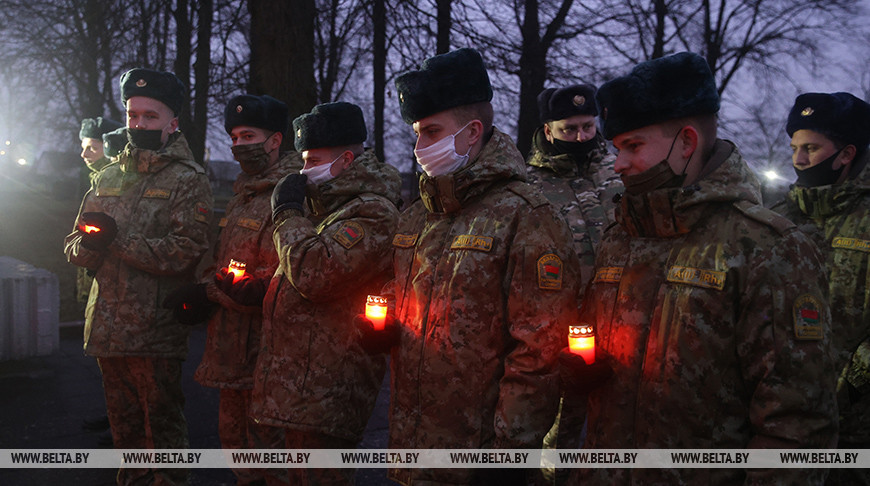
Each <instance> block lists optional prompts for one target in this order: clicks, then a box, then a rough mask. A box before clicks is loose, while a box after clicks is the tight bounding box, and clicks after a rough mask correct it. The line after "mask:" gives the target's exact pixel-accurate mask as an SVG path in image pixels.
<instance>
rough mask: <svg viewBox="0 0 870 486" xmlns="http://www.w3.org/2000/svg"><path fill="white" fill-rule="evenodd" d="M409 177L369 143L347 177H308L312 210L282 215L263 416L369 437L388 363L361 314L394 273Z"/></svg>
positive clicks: (259, 390)
mask: <svg viewBox="0 0 870 486" xmlns="http://www.w3.org/2000/svg"><path fill="white" fill-rule="evenodd" d="M400 186H401V181H400V178H399V173H398V171H397V170H396V169H394V168H393V167H392V166H389V165H387V164H384V163H382V162H380V161H378V160H377V158H375V156H374V153H373V152H371V151H366V152H365V153H364V154H363V155H361V156H360V157H358V158H357V160H356V161H355V162H354V163H353V165H351V166H350V167H349V168H348V169H347V170H346V171H345V172H343V173H342V174H341V175H340V176H338V177H336V178H335V179H332V180H330V181H328V182H324V183H322V184H320V185H318V186H315V185H313V184H310V185H309V186H308V191H309V193H308V197H307V198H306V201H307V202H308V205H309V207H310V208H311V210H310V211H307V214H306V216H303V215H301V214H300V213H299V212H298V211H296V210H288V211H284V212H283V213H282V214H281V215H279V220H278V223H277V226H276V228H275V232H274V235H273V238H274V242H275V248H276V249H277V251H278V257H279V266H278V270H277V272H276V273H275V276H274V277H273V278H272V281H271V283H270V284H269V291H268V293H267V294H266V300H265V301H264V303H263V339H262V348H261V350H260V357H259V359H258V360H257V366H256V370H255V372H254V392H253V398H252V405H251V416H252V417H253V418H254V419H255V420H256V421H257V422H258V423H262V424H266V425H271V426H276V427H285V428H289V429H295V430H303V431H310V432H318V433H322V434H327V435H330V436H333V437H339V438H343V439H348V440H355V441H358V440H359V439H360V438H361V437H362V432H363V430H364V429H365V426H366V423H367V422H368V419H369V416H370V415H371V412H372V410H373V408H374V405H375V398H376V397H377V394H378V390H379V389H380V386H381V382H382V380H383V377H384V372H385V371H386V364H385V360H384V357H383V356H370V355H368V354H366V353H365V352H364V351H363V350H362V348H361V347H360V346H359V343H358V340H357V334H356V330H355V329H354V328H353V317H354V316H355V315H356V314H360V313H362V312H363V311H364V310H365V301H366V295H367V294H376V293H378V291H379V289H380V288H381V286H382V285H383V284H384V282H385V281H387V280H389V278H390V277H391V276H392V272H391V268H390V239H391V238H392V236H393V231H394V230H395V228H396V223H397V221H398V219H399V210H398V209H397V205H398V203H399V200H400V196H399V189H400ZM282 218H283V220H282Z"/></svg>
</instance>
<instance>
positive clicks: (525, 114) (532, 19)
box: [517, 0, 547, 157]
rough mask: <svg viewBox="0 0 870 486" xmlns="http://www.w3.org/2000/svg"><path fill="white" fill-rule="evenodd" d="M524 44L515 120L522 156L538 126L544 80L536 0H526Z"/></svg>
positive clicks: (543, 61) (544, 53)
mask: <svg viewBox="0 0 870 486" xmlns="http://www.w3.org/2000/svg"><path fill="white" fill-rule="evenodd" d="M524 5H525V18H524V19H523V26H522V35H523V45H522V51H521V53H520V69H519V71H520V114H519V119H518V120H517V148H519V149H520V153H522V154H523V157H526V156H528V154H529V150H531V147H532V135H533V134H534V133H535V129H536V128H537V127H538V124H539V120H538V102H537V99H538V93H540V92H541V91H542V90H543V89H544V81H545V80H546V79H547V56H546V52H545V50H544V49H543V46H542V44H541V39H540V36H539V33H538V32H539V30H540V22H539V19H538V2H537V0H525V1H524Z"/></svg>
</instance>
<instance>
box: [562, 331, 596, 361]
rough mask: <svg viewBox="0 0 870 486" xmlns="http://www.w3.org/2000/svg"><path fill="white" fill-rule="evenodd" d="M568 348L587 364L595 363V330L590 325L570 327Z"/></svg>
mask: <svg viewBox="0 0 870 486" xmlns="http://www.w3.org/2000/svg"><path fill="white" fill-rule="evenodd" d="M568 348H569V349H570V350H571V352H572V353H573V354H576V355H579V356H580V357H581V358H583V361H585V362H586V364H592V363H594V362H595V328H593V327H592V326H590V325H588V324H581V325H579V326H568Z"/></svg>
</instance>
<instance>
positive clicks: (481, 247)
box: [450, 235, 492, 251]
mask: <svg viewBox="0 0 870 486" xmlns="http://www.w3.org/2000/svg"><path fill="white" fill-rule="evenodd" d="M450 249H451V250H478V251H490V250H492V237H491V236H479V235H458V236H455V237H454V238H453V242H452V243H450Z"/></svg>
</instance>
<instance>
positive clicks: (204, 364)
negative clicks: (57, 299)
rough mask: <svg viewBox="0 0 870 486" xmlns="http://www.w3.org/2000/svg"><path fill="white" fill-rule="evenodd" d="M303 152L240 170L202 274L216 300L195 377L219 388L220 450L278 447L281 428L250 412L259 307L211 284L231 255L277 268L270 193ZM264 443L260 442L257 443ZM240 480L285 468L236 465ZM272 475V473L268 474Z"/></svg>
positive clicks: (263, 274) (258, 274)
mask: <svg viewBox="0 0 870 486" xmlns="http://www.w3.org/2000/svg"><path fill="white" fill-rule="evenodd" d="M302 164H303V161H302V157H301V155H300V154H299V153H298V152H295V151H291V152H288V153H286V154H285V155H284V156H282V157H281V158H280V159H279V160H278V161H277V163H276V164H274V165H273V166H271V167H269V168H267V169H266V170H265V171H263V172H262V173H260V174H256V175H248V174H246V173H244V172H240V173H239V175H238V177H237V178H236V182H235V183H234V184H233V193H234V195H233V197H232V199H230V201H229V203H228V204H227V209H226V217H224V218H222V219H221V221H220V224H219V226H220V228H221V230H220V231H221V233H220V240H219V242H218V245H217V247H216V248H215V251H214V259H213V261H214V263H213V264H212V265H211V266H210V267H209V268H208V269H207V270H206V271H205V272H204V273H203V277H202V280H201V282H202V283H205V284H206V292H207V293H208V297H209V300H211V301H213V302H216V303H217V304H218V306H217V309H216V311H215V312H214V313H213V314H212V316H211V318H210V319H209V322H208V332H207V335H206V341H205V350H204V351H203V355H202V361H201V362H200V364H199V367H197V369H196V373H195V374H194V379H195V380H196V381H197V382H199V383H200V384H202V385H205V386H210V387H214V388H220V389H221V394H220V409H219V416H218V433H219V435H220V440H221V446H222V447H223V448H224V449H241V448H252V447H254V448H274V447H278V448H280V447H282V446H283V442H284V432H283V430H282V429H279V428H277V427H269V426H262V425H258V424H257V423H255V422H254V421H253V420H252V419H251V418H250V417H249V413H248V412H249V410H250V404H251V389H252V388H253V387H254V378H253V377H254V366H255V364H256V362H257V354H258V353H259V351H260V332H261V329H262V325H263V308H262V307H261V306H244V305H241V304H238V303H236V301H234V300H233V299H231V298H230V297H229V296H227V295H226V294H224V293H223V291H221V290H220V289H218V288H217V286H216V285H215V284H214V274H215V272H216V271H217V270H218V268H219V267H226V266H227V265H229V262H230V259H233V260H237V261H242V262H245V264H246V265H247V266H246V268H245V272H246V274H247V275H251V276H253V277H255V278H258V279H261V280H263V281H264V282H268V281H269V280H270V279H271V278H272V275H274V274H275V269H277V268H278V254H277V253H276V252H275V245H274V244H273V243H272V232H273V230H274V229H275V226H274V224H272V207H271V197H272V190H273V189H274V188H275V184H277V183H278V181H279V180H281V178H282V177H284V176H285V175H287V174H290V173H291V172H297V173H298V172H299V169H301V168H302ZM257 445H262V446H263V447H257ZM233 473H234V474H235V475H236V478H237V483H238V484H240V485H241V484H254V483H255V482H256V481H257V480H262V479H263V478H264V477H265V475H266V474H273V475H274V474H275V473H284V471H282V470H279V469H244V468H235V469H233ZM270 479H271V478H270Z"/></svg>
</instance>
